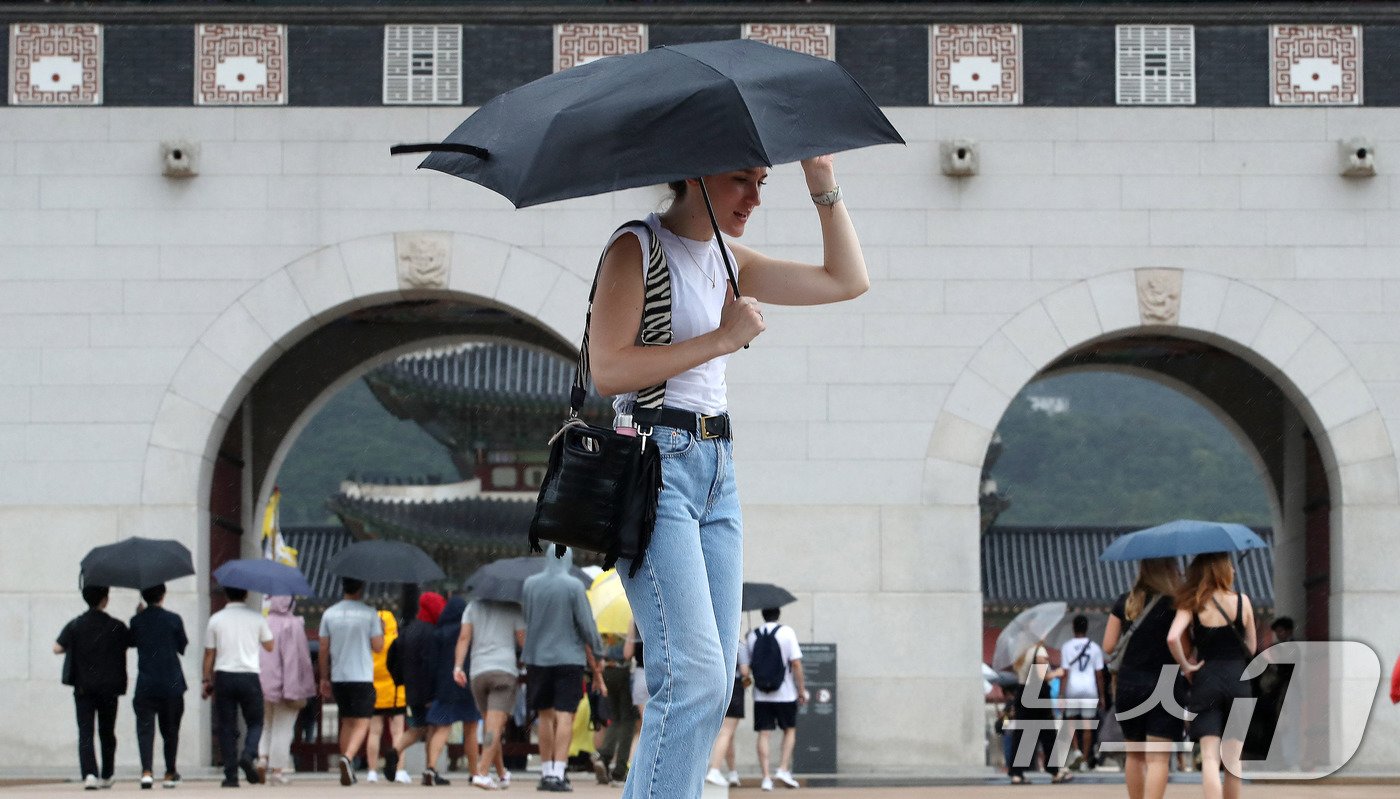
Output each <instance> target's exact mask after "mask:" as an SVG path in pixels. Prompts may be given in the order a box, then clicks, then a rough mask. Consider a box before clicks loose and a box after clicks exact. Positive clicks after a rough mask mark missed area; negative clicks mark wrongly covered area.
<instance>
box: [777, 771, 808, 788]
mask: <svg viewBox="0 0 1400 799" xmlns="http://www.w3.org/2000/svg"><path fill="white" fill-rule="evenodd" d="M773 776H774V777H777V779H778V782H781V783H782V784H784V785H786V786H787V787H789V788H801V787H802V786H801V785H798V784H797V780H795V779H793V778H792V772H791V771H778V772H775V773H774V774H773Z"/></svg>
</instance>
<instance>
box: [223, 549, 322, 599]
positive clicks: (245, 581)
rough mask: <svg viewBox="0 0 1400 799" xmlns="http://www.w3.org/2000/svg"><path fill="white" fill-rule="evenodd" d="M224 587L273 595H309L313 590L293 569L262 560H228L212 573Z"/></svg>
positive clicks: (294, 568)
mask: <svg viewBox="0 0 1400 799" xmlns="http://www.w3.org/2000/svg"><path fill="white" fill-rule="evenodd" d="M214 579H215V580H218V581H219V585H221V586H223V587H225V588H244V589H247V590H249V591H258V592H260V593H264V594H271V595H273V596H311V595H313V594H315V593H316V590H315V589H314V588H312V587H311V584H310V583H308V582H307V581H306V575H304V574H302V573H301V571H300V570H299V569H297V568H296V567H295V566H288V565H287V564H285V563H278V562H277V561H275V560H267V559H265V558H244V559H242V560H231V561H229V562H228V563H225V564H224V565H222V566H220V567H219V568H217V569H215V570H214Z"/></svg>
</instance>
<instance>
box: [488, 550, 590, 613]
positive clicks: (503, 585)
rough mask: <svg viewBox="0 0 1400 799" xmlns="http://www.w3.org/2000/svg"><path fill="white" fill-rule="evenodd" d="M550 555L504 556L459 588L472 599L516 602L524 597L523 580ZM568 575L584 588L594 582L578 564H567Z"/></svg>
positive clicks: (541, 569)
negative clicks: (575, 578) (568, 565)
mask: <svg viewBox="0 0 1400 799" xmlns="http://www.w3.org/2000/svg"><path fill="white" fill-rule="evenodd" d="M549 557H552V556H550V555H534V556H530V557H523V558H505V559H504V560H498V561H494V562H491V563H488V564H486V565H485V566H482V567H481V568H479V569H477V570H476V571H474V572H472V575H471V576H470V577H468V578H467V579H466V581H464V582H463V583H462V590H464V591H466V592H467V593H469V594H471V595H472V597H473V598H475V599H489V600H492V601H495V602H514V603H515V604H517V605H519V604H520V603H521V602H522V601H523V599H524V597H525V580H526V578H529V577H532V576H534V575H536V574H539V573H540V572H542V571H544V566H545V562H546V559H547V558H549ZM569 575H570V576H572V577H577V578H578V581H579V582H580V583H582V584H583V587H584V590H587V589H588V587H589V586H590V585H592V584H593V581H592V580H589V579H588V575H586V574H584V573H583V570H582V569H580V568H579V567H577V566H570V567H569Z"/></svg>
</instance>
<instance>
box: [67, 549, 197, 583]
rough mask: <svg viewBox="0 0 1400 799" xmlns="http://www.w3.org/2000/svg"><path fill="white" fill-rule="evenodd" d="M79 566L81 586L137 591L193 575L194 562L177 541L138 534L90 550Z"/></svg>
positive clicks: (188, 552)
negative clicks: (102, 586)
mask: <svg viewBox="0 0 1400 799" xmlns="http://www.w3.org/2000/svg"><path fill="white" fill-rule="evenodd" d="M80 568H81V579H82V583H83V585H105V586H108V587H110V588H136V589H138V590H139V589H142V588H149V587H151V586H153V585H160V584H161V583H164V582H168V581H170V580H174V579H175V578H177V577H187V576H189V575H191V574H194V561H193V560H192V559H191V558H190V551H189V550H188V549H187V548H185V545H184V544H181V543H180V542H179V541H170V540H166V539H154V538H141V537H139V536H138V537H132V538H128V539H126V540H125V541H119V542H118V543H115V544H108V545H106V546H101V547H97V548H95V549H93V550H92V551H91V552H89V553H87V555H85V556H84V557H83V561H82V564H81V566H80Z"/></svg>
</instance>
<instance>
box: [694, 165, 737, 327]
mask: <svg viewBox="0 0 1400 799" xmlns="http://www.w3.org/2000/svg"><path fill="white" fill-rule="evenodd" d="M700 196H702V197H704V198H705V210H706V211H708V212H709V213H710V227H712V228H714V229H715V240H716V241H718V242H719V257H720V258H723V259H724V271H725V273H726V274H727V275H729V287H730V288H731V289H733V290H734V299H736V300H737V299H739V297H740V296H742V295H740V294H739V280H738V278H736V277H734V265H733V264H731V263H729V250H728V249H727V248H726V247H725V246H724V236H723V235H721V234H720V232H719V221H718V220H716V219H715V208H714V206H713V205H710V192H709V191H708V190H707V189H706V188H705V179H704V178H703V177H702V178H700ZM744 346H745V347H746V348H747V347H748V345H747V344H745V345H744Z"/></svg>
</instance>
